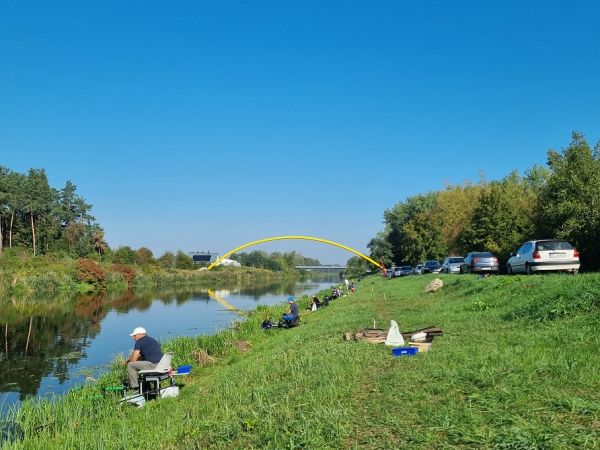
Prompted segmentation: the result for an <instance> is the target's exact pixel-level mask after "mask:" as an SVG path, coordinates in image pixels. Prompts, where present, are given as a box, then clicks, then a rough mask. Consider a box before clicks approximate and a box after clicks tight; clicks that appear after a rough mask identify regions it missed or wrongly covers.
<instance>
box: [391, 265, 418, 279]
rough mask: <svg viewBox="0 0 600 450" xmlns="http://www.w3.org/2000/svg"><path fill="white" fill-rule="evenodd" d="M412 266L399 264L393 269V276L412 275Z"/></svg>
mask: <svg viewBox="0 0 600 450" xmlns="http://www.w3.org/2000/svg"><path fill="white" fill-rule="evenodd" d="M412 273H413V268H412V267H411V266H400V267H396V268H395V269H394V273H393V274H392V276H393V277H405V276H407V275H412Z"/></svg>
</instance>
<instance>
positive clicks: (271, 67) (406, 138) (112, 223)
mask: <svg viewBox="0 0 600 450" xmlns="http://www.w3.org/2000/svg"><path fill="white" fill-rule="evenodd" d="M599 24H600V2H597V1H576V2H569V1H562V2H556V1H543V2H523V1H479V2H470V1H469V2H466V1H452V2H448V1H418V2H401V1H377V2H372V1H371V2H366V1H364V2H358V1H348V2H342V1H337V2H327V1H323V0H319V1H302V2H286V1H281V0H278V1H244V2H227V1H226V2H198V1H190V2H152V1H125V2H123V1H119V2H109V1H104V2H95V3H91V2H81V1H64V2H29V1H19V2H5V3H4V4H3V6H2V10H1V12H0V165H4V166H6V167H9V168H11V169H13V170H17V171H21V172H25V171H26V170H27V169H29V168H30V167H36V168H44V169H46V171H47V174H48V176H49V179H50V182H51V184H52V185H53V186H54V187H56V188H60V187H62V186H63V185H64V183H65V181H66V180H68V179H70V180H72V181H73V182H74V183H75V184H76V185H77V186H78V192H79V193H80V195H82V196H84V197H85V198H86V199H87V200H88V201H89V202H90V203H92V204H93V205H94V208H93V213H94V214H95V216H96V218H97V220H98V221H99V223H100V224H101V225H102V226H103V227H104V229H105V231H106V237H107V240H108V242H109V244H110V245H111V246H112V247H116V246H119V245H131V246H132V247H134V248H138V247H140V246H148V247H150V248H151V249H152V250H153V251H154V252H155V254H157V256H158V255H159V254H161V253H162V252H164V251H165V250H177V249H182V250H185V251H193V250H211V251H217V252H220V253H224V252H225V251H227V250H230V249H232V248H233V247H236V246H237V245H241V244H243V243H245V242H248V241H251V240H255V239H259V238H263V237H267V236H275V235H284V234H304V235H313V236H317V237H322V238H325V239H331V240H334V241H338V242H341V243H343V244H345V245H349V246H351V247H355V248H357V249H358V250H361V251H366V247H365V244H366V243H367V242H368V240H369V239H370V238H371V237H372V236H373V235H374V234H375V233H376V232H377V231H379V230H381V228H382V215H383V211H384V210H385V209H386V208H390V207H392V206H393V205H394V204H395V203H397V202H398V201H401V200H404V199H405V198H406V197H407V196H410V195H413V194H416V193H419V192H426V191H428V190H435V189H440V188H441V187H442V186H443V184H444V182H451V183H460V182H463V181H465V180H474V181H475V180H477V179H478V177H479V173H480V172H484V173H485V174H486V177H487V178H488V179H497V178H500V177H502V176H504V175H506V174H507V173H508V172H509V171H511V170H513V169H517V170H519V171H523V170H525V169H527V168H528V167H530V166H532V165H533V164H535V163H538V164H544V163H545V161H546V156H545V155H546V151H547V149H548V148H550V147H552V148H556V149H561V148H563V147H565V146H566V145H568V143H569V140H570V134H571V131H573V130H579V131H581V132H583V133H584V134H585V135H586V136H587V137H588V140H589V141H590V142H591V143H592V144H594V143H596V142H597V141H598V139H600V109H599V105H600V25H599ZM261 248H263V249H265V250H268V251H271V250H274V249H283V250H289V249H297V250H299V251H301V252H302V253H303V254H306V255H307V256H313V257H318V258H319V259H320V260H321V261H322V262H324V263H343V262H345V261H346V259H347V258H348V257H350V256H351V255H350V254H348V253H346V252H343V251H341V250H337V249H334V248H330V247H327V246H323V245H320V244H313V243H302V242H298V243H292V242H287V243H284V244H278V245H265V246H262V247H261Z"/></svg>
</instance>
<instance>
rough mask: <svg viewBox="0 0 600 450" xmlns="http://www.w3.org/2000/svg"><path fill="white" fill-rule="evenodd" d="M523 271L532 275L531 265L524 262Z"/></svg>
mask: <svg viewBox="0 0 600 450" xmlns="http://www.w3.org/2000/svg"><path fill="white" fill-rule="evenodd" d="M525 273H526V274H527V275H533V271H532V270H531V266H530V265H529V264H525Z"/></svg>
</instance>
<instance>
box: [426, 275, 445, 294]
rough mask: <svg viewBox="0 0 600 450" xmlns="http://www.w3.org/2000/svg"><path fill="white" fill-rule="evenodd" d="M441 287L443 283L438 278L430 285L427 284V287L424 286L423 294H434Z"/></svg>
mask: <svg viewBox="0 0 600 450" xmlns="http://www.w3.org/2000/svg"><path fill="white" fill-rule="evenodd" d="M443 287H444V282H443V281H442V280H440V279H439V278H436V279H435V280H433V281H432V282H431V283H429V284H428V285H427V286H425V292H436V291H439V290H440V289H441V288H443Z"/></svg>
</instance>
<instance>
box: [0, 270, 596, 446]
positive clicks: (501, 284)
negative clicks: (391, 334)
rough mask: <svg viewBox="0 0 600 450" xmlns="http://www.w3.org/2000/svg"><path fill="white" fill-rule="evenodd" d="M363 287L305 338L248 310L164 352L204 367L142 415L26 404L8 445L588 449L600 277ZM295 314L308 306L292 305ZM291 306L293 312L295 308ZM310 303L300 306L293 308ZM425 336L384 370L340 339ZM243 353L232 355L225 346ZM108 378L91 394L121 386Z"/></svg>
mask: <svg viewBox="0 0 600 450" xmlns="http://www.w3.org/2000/svg"><path fill="white" fill-rule="evenodd" d="M440 278H442V279H443V281H444V283H445V286H444V288H443V289H442V290H441V291H438V292H436V293H433V294H426V293H424V292H423V288H424V286H425V285H426V284H427V283H428V282H429V281H431V280H432V279H433V276H429V275H427V276H413V277H406V278H397V279H391V280H384V279H381V278H379V277H377V276H374V277H370V278H367V279H365V280H363V281H362V282H360V283H359V285H358V290H357V292H356V293H355V294H354V295H351V296H346V297H344V298H342V299H338V300H335V301H333V302H332V303H331V305H330V306H329V307H327V308H323V309H321V310H319V311H317V312H315V313H303V314H302V319H301V325H300V326H299V327H297V328H293V329H289V330H279V329H273V330H269V331H267V332H263V331H262V330H261V329H260V323H261V322H262V320H263V319H264V317H265V316H266V315H271V317H272V318H276V316H278V315H279V314H280V313H281V311H282V310H283V308H284V306H281V307H279V308H271V309H269V308H260V309H259V310H257V311H256V312H255V313H253V314H252V315H251V316H250V317H249V318H248V319H247V320H246V321H245V322H243V323H237V324H235V325H233V326H232V327H231V329H230V330H227V331H225V332H223V333H220V334H218V335H215V336H200V337H198V338H195V339H183V338H181V339H176V340H174V341H171V342H169V343H168V344H167V345H166V349H167V350H172V351H174V352H175V361H174V362H175V365H179V364H184V363H190V362H192V361H193V358H192V356H191V354H192V352H193V351H195V350H198V349H200V348H202V349H204V350H206V351H208V353H209V354H210V355H211V356H213V357H215V358H216V363H215V364H214V365H210V366H207V367H203V368H200V367H198V366H197V365H195V367H194V369H193V372H192V376H191V377H189V379H187V380H185V386H184V387H183V388H182V389H181V392H180V395H179V397H177V398H173V399H162V400H158V401H154V402H150V403H148V404H147V405H146V406H145V407H144V408H141V409H137V408H134V407H127V406H119V405H117V401H116V399H115V398H104V399H103V398H97V397H98V392H99V386H87V387H85V388H83V389H81V390H79V391H77V392H72V393H70V394H69V395H67V396H65V397H64V398H63V399H62V400H61V401H58V402H56V403H55V404H51V403H48V402H43V403H33V402H26V403H25V404H24V406H23V407H22V408H21V410H20V411H19V412H18V413H17V416H16V418H15V420H16V423H17V424H18V427H19V428H20V429H21V430H22V432H23V439H21V440H16V441H14V442H13V443H12V445H11V444H8V443H7V442H5V445H6V446H7V448H31V449H40V448H61V449H62V448H98V449H100V448H102V449H104V448H106V449H109V448H110V449H112V448H115V449H117V448H140V449H142V448H143V449H147V448H166V449H181V448H224V449H225V448H227V449H231V448H273V449H284V448H315V449H326V448H369V449H376V448H411V449H412V448H423V449H429V448H456V447H458V448H499V449H545V448H548V449H554V448H600V336H599V331H600V276H598V275H595V274H589V275H578V276H568V275H545V276H531V277H525V276H515V277H490V278H481V279H480V278H477V277H475V276H471V275H463V276H456V275H454V276H453V275H442V276H440ZM302 302H306V299H302ZM302 302H301V303H302ZM301 306H302V307H305V306H306V303H303V304H302V305H301ZM391 319H393V320H396V321H397V322H398V324H399V325H400V329H401V330H402V331H404V330H411V329H416V328H421V327H424V326H429V325H436V326H438V327H441V328H442V329H443V330H444V335H443V336H441V337H438V338H436V339H435V340H434V342H433V347H432V351H431V352H429V353H422V354H419V355H417V356H414V357H400V358H396V357H392V356H391V354H390V349H389V348H386V347H385V346H383V345H374V344H368V343H364V342H347V341H344V340H343V339H342V336H343V334H344V333H345V332H346V331H352V330H358V329H363V328H371V327H373V323H374V322H375V323H376V325H377V326H378V327H382V328H387V327H389V321H390V320H391ZM239 342H245V343H248V344H249V346H250V347H249V350H248V351H245V352H242V351H240V350H239V349H238V348H239V347H240V346H236V345H235V344H236V343H239ZM122 375H123V374H122V373H120V370H119V369H118V368H117V367H116V366H115V369H114V370H113V371H112V372H111V373H110V374H107V377H106V378H105V379H104V380H101V382H100V383H99V384H102V383H110V382H115V381H117V380H120V379H121V378H122Z"/></svg>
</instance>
